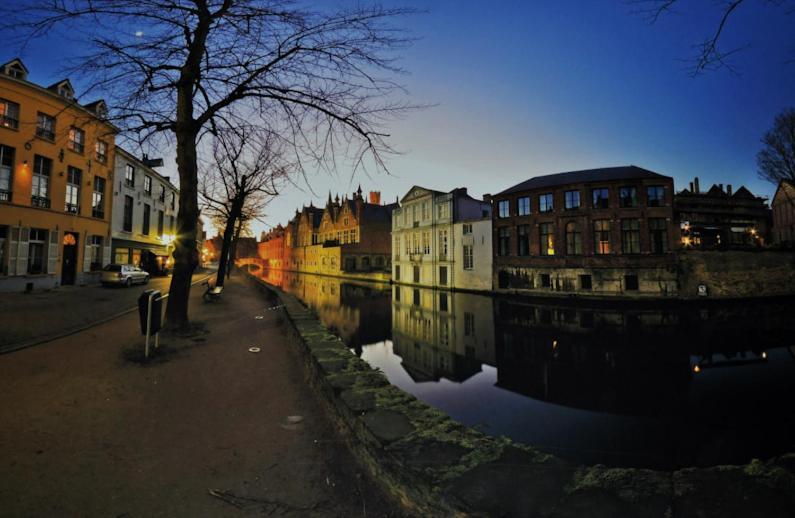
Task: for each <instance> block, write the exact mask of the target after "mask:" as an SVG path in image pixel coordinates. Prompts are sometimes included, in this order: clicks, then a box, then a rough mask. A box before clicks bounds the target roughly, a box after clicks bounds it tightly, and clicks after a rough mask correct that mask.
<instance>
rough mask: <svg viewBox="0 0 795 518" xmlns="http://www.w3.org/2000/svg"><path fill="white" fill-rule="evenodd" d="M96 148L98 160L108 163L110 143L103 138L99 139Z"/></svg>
mask: <svg viewBox="0 0 795 518" xmlns="http://www.w3.org/2000/svg"><path fill="white" fill-rule="evenodd" d="M94 150H95V151H96V155H97V162H100V163H103V164H104V163H107V161H108V143H107V142H105V141H103V140H97V143H96V144H94Z"/></svg>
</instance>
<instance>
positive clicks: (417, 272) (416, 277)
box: [414, 265, 420, 293]
mask: <svg viewBox="0 0 795 518" xmlns="http://www.w3.org/2000/svg"><path fill="white" fill-rule="evenodd" d="M414 282H420V267H419V266H416V265H415V266H414ZM415 291H417V290H415ZM417 292H418V291H417ZM418 293H419V292H418Z"/></svg>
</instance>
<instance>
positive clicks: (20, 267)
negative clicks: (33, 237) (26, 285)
mask: <svg viewBox="0 0 795 518" xmlns="http://www.w3.org/2000/svg"><path fill="white" fill-rule="evenodd" d="M29 241H30V229H29V228H27V227H22V228H21V229H20V230H19V252H18V253H17V275H24V274H26V273H28V251H29V247H30V244H29Z"/></svg>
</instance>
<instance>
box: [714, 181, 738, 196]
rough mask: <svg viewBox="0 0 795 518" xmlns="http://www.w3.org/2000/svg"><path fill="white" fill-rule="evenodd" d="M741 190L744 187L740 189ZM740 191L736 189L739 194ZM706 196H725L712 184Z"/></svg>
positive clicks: (721, 190)
mask: <svg viewBox="0 0 795 518" xmlns="http://www.w3.org/2000/svg"><path fill="white" fill-rule="evenodd" d="M743 188H744V187H740V189H743ZM740 189H737V192H740ZM706 194H707V196H726V193H725V192H723V189H721V188H720V187H718V185H717V184H714V183H713V184H712V187H710V188H709V190H708V191H707V193H706Z"/></svg>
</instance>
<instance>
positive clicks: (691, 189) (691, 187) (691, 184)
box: [690, 182, 694, 192]
mask: <svg viewBox="0 0 795 518" xmlns="http://www.w3.org/2000/svg"><path fill="white" fill-rule="evenodd" d="M690 192H694V191H693V182H690Z"/></svg>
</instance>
